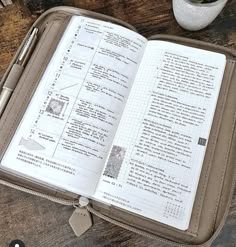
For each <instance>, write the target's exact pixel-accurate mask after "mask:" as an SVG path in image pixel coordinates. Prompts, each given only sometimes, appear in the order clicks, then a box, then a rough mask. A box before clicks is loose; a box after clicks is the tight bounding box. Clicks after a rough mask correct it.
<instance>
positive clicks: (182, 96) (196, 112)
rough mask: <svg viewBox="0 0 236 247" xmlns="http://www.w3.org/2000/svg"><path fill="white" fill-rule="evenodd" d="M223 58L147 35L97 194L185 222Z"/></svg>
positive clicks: (164, 220)
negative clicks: (148, 38) (156, 39)
mask: <svg viewBox="0 0 236 247" xmlns="http://www.w3.org/2000/svg"><path fill="white" fill-rule="evenodd" d="M225 63H226V58H225V56H224V55H222V54H218V53H213V52H210V51H205V50H200V49H196V48H190V47H186V46H182V45H178V44H174V43H169V42H164V41H149V42H148V45H147V47H146V50H145V53H144V57H143V59H142V62H141V65H140V68H139V71H138V73H137V76H136V79H135V82H134V84H133V87H132V90H131V92H130V96H129V99H128V101H127V104H126V107H125V110H124V113H123V116H122V118H121V122H120V125H119V127H118V130H117V133H116V135H115V138H114V142H113V144H112V147H111V149H110V154H109V157H108V159H107V162H106V166H105V168H104V170H103V176H102V177H101V180H100V182H99V184H98V187H97V190H96V193H95V196H94V197H95V198H96V199H97V200H100V201H104V202H106V203H109V204H112V205H115V206H118V207H120V208H123V209H126V210H129V211H132V212H134V213H137V214H140V215H142V216H145V217H148V218H150V219H153V220H156V221H159V222H161V223H164V224H167V225H170V226H173V227H175V228H178V229H181V230H186V229H187V228H188V226H189V222H190V217H191V212H192V207H193V203H194V198H195V194H196V190H197V186H198V181H199V177H200V172H201V168H202V164H203V159H204V154H205V151H206V147H207V142H208V138H209V133H210V130H211V125H212V121H213V116H214V112H215V107H216V103H217V98H218V94H219V91H220V87H221V81H222V78H223V73H224V69H225Z"/></svg>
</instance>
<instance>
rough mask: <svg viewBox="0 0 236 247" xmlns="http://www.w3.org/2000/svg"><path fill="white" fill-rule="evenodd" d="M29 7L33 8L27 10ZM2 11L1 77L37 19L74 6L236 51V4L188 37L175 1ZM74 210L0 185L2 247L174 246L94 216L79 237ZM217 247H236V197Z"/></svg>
mask: <svg viewBox="0 0 236 247" xmlns="http://www.w3.org/2000/svg"><path fill="white" fill-rule="evenodd" d="M23 2H24V3H27V6H28V8H26V7H25V6H23ZM23 2H22V1H21V2H20V1H18V2H15V4H14V5H11V6H8V7H6V8H4V9H0V51H1V52H0V78H1V77H2V76H3V73H4V71H5V69H6V68H7V66H8V64H9V62H10V61H11V58H12V56H13V54H14V53H15V51H16V49H17V47H18V46H19V44H20V43H21V41H22V39H23V37H24V36H25V34H26V32H27V30H28V29H29V27H30V26H31V24H32V23H33V21H34V20H35V19H36V18H37V16H38V15H39V14H40V13H42V12H43V11H44V10H46V9H47V8H49V7H53V6H56V5H62V4H63V5H70V6H76V7H80V8H84V9H89V10H94V11H97V12H99V13H103V14H107V15H111V16H114V17H117V18H119V19H122V20H124V21H126V22H129V23H130V24H132V25H134V26H135V27H136V28H137V29H138V31H139V32H140V33H141V34H143V35H144V36H149V35H152V34H157V33H162V34H164V33H166V34H175V35H181V36H185V37H191V38H195V39H199V40H204V41H210V42H213V43H216V44H220V45H223V46H226V47H231V48H235V49H236V0H232V1H229V2H228V5H227V7H226V8H225V9H224V11H223V12H222V13H221V15H220V16H219V17H218V18H217V19H216V20H215V21H214V22H213V23H212V24H211V25H210V26H209V27H208V28H206V29H205V30H202V31H199V32H188V31H185V30H183V29H181V28H180V27H179V26H178V25H177V23H176V22H175V20H174V17H173V13H172V6H171V1H170V0H149V1H144V0H110V1H105V0H97V1H95V0H78V1H76V0H65V1H62V0H50V1H46V0H45V1H43V0H40V1H35V0H34V1H33V0H31V1H30V0H28V1H26V0H24V1H23ZM235 93H236V92H235ZM72 211H73V208H71V207H65V206H61V205H59V204H56V203H52V202H50V201H47V200H44V199H41V198H38V197H34V196H31V195H28V194H25V193H22V192H19V191H16V190H13V189H9V188H7V187H4V186H0V247H5V246H8V245H9V243H10V242H11V241H12V240H14V239H21V240H23V241H24V243H25V245H26V247H56V246H59V247H64V246H67V247H72V246H80V247H85V246H88V247H92V246H96V247H99V246H107V247H108V246H144V247H146V246H160V247H162V246H166V247H167V246H168V245H166V244H161V243H158V242H157V241H154V240H151V239H147V238H144V237H142V236H139V235H137V234H133V233H131V232H129V231H126V230H123V229H121V228H119V227H117V226H115V225H112V224H110V223H107V222H105V221H104V220H101V219H98V218H97V217H94V226H93V228H91V229H90V230H89V231H88V232H87V233H85V234H84V235H83V236H81V237H80V238H77V237H75V235H74V233H73V232H72V230H71V228H70V226H69V224H68V219H69V217H70V216H71V213H72ZM212 246H217V247H220V246H223V247H235V246H236V192H235V195H234V198H233V201H232V207H231V209H230V212H229V216H228V218H227V222H226V225H225V227H224V228H223V230H222V232H221V234H220V235H219V237H218V238H217V240H216V241H215V242H214V244H213V245H212Z"/></svg>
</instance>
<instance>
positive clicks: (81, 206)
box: [0, 173, 236, 247]
mask: <svg viewBox="0 0 236 247" xmlns="http://www.w3.org/2000/svg"><path fill="white" fill-rule="evenodd" d="M0 184H2V185H5V186H8V187H10V188H13V189H17V190H19V191H22V192H26V193H28V194H31V195H34V196H39V197H41V198H44V199H48V200H50V201H52V202H56V203H59V204H62V205H65V206H73V207H74V208H75V210H74V212H73V214H72V216H71V217H70V220H69V223H70V225H71V227H72V229H73V231H74V232H75V234H76V236H78V237H79V236H81V235H82V234H83V233H85V232H86V231H87V230H89V229H90V228H91V227H92V218H91V214H93V215H95V216H97V217H99V218H101V219H103V220H105V221H108V222H110V223H112V224H115V225H117V226H119V227H122V228H124V229H126V230H129V231H131V232H134V233H137V234H139V235H142V236H144V237H147V238H151V239H154V240H158V241H160V242H162V243H165V244H169V245H171V246H176V247H197V246H199V247H200V246H201V247H205V246H206V247H207V246H210V244H211V243H212V242H213V241H214V240H215V239H216V237H217V236H218V234H219V232H220V231H221V230H222V228H223V226H224V222H225V219H226V216H227V214H228V211H229V207H230V203H231V201H232V196H233V193H234V186H235V184H236V173H235V175H234V179H233V185H232V187H231V191H230V199H229V200H228V203H227V207H226V208H227V209H226V211H225V214H224V216H223V218H222V221H221V223H220V225H219V226H218V228H217V230H216V231H215V233H214V235H213V236H212V238H211V239H209V240H208V241H207V242H205V243H204V244H202V245H201V244H200V245H188V244H178V243H175V242H173V241H170V240H166V239H164V238H162V237H158V236H156V235H154V234H152V233H148V232H146V231H143V230H140V229H137V228H135V227H133V226H130V225H128V224H125V223H122V222H120V221H117V220H114V219H112V218H110V217H108V216H106V215H104V214H102V213H100V212H98V211H96V210H95V209H94V208H92V207H91V206H90V203H89V199H87V198H86V197H83V196H81V197H80V198H79V199H74V200H69V199H68V200H67V199H62V198H59V197H56V196H50V195H48V194H46V193H42V192H38V191H34V190H32V189H28V188H25V187H23V186H20V185H16V184H12V183H10V182H7V181H4V180H2V179H0Z"/></svg>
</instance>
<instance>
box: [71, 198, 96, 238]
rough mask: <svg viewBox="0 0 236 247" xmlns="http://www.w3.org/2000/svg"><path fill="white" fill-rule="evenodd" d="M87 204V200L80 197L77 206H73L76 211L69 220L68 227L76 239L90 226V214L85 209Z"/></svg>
mask: <svg viewBox="0 0 236 247" xmlns="http://www.w3.org/2000/svg"><path fill="white" fill-rule="evenodd" d="M88 204H89V200H88V199H87V198H85V197H82V196H81V197H80V198H79V205H78V206H75V208H76V209H75V211H74V212H73V214H72V215H71V217H70V219H69V223H70V226H71V228H72V229H73V231H74V233H75V235H76V236H77V237H80V236H81V235H82V234H84V233H85V232H86V231H87V230H88V229H89V228H90V227H91V226H92V218H91V214H90V213H89V211H88V210H87V208H86V206H87V205H88Z"/></svg>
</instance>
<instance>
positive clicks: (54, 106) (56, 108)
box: [46, 99, 65, 116]
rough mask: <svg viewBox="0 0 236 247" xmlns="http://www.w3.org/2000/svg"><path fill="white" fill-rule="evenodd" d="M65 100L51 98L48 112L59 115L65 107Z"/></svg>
mask: <svg viewBox="0 0 236 247" xmlns="http://www.w3.org/2000/svg"><path fill="white" fill-rule="evenodd" d="M64 104H65V103H64V102H62V101H60V100H57V99H51V100H50V102H49V104H48V106H47V108H46V112H49V113H52V114H54V115H57V116H59V115H60V114H61V112H62V109H63V107H64Z"/></svg>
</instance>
